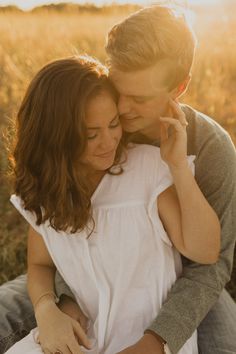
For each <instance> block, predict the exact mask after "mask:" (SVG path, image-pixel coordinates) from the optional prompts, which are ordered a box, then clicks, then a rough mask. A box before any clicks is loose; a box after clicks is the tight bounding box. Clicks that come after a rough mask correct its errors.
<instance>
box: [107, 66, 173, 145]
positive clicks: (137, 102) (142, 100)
mask: <svg viewBox="0 0 236 354" xmlns="http://www.w3.org/2000/svg"><path fill="white" fill-rule="evenodd" d="M166 75H167V69H166V66H164V64H163V63H158V64H157V65H155V66H152V67H149V68H147V69H144V70H139V71H130V72H124V71H120V70H118V69H116V68H113V67H111V69H110V78H111V80H112V81H113V84H114V85H115V87H116V89H117V90H118V92H119V94H120V98H119V103H118V110H119V114H120V118H121V124H122V127H123V129H124V130H125V131H126V132H130V133H133V132H137V131H140V132H141V133H142V134H144V135H146V136H147V137H150V138H155V137H158V136H159V124H160V121H159V117H161V116H165V115H167V114H168V101H169V99H170V97H173V96H172V92H169V91H168V88H167V86H166V85H165V79H166Z"/></svg>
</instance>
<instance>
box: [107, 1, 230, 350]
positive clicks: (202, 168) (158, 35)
mask: <svg viewBox="0 0 236 354" xmlns="http://www.w3.org/2000/svg"><path fill="white" fill-rule="evenodd" d="M194 49H195V39H194V35H193V33H192V31H191V30H190V27H189V26H188V24H187V22H186V21H185V19H184V17H183V16H181V15H180V14H178V13H177V12H175V11H174V9H171V8H168V7H164V6H153V7H150V8H145V9H143V10H141V11H138V12H137V13H134V14H133V15H131V16H130V17H128V18H127V19H125V20H124V21H122V22H121V23H119V24H117V25H115V26H114V27H113V28H112V29H111V30H110V32H109V34H108V39H107V44H106V51H107V54H108V64H109V69H110V77H111V79H112V81H113V83H114V85H115V87H116V88H117V90H118V91H119V93H120V99H119V105H118V107H119V113H120V117H121V122H122V126H123V129H124V130H125V131H126V132H128V133H135V134H134V135H133V138H132V135H131V138H132V139H133V140H135V141H136V142H138V143H144V142H145V143H149V144H154V145H159V134H160V125H159V124H160V123H159V117H160V116H165V115H166V116H169V114H170V111H169V108H168V101H169V99H177V98H178V97H179V96H180V95H181V94H182V93H183V92H184V91H185V90H186V88H187V85H188V83H189V80H190V70H191V66H192V61H193V56H194ZM181 108H182V110H183V111H184V113H185V115H186V120H187V121H188V127H187V133H188V154H192V155H196V160H195V169H196V170H195V176H196V180H197V182H198V184H199V186H200V188H201V190H202V192H203V193H204V195H205V196H206V198H207V199H208V201H209V202H210V204H211V205H212V206H213V207H214V209H215V211H216V212H217V214H218V216H219V219H220V221H221V227H222V247H221V255H220V258H219V261H218V262H217V264H215V265H210V266H206V265H205V266H204V265H199V264H196V263H193V262H190V261H188V260H186V259H184V258H183V265H184V269H183V275H182V276H181V277H180V278H179V279H178V281H177V282H176V284H175V285H174V286H173V288H172V290H171V291H170V293H169V295H168V298H167V301H166V303H165V304H164V305H163V307H162V309H161V312H160V314H159V315H158V317H157V318H156V320H155V321H154V322H153V324H152V325H151V326H150V328H149V329H148V330H147V331H146V334H145V335H144V336H143V338H141V340H140V341H139V342H138V343H137V344H136V345H134V346H133V347H132V348H127V349H126V350H124V351H122V352H121V353H122V354H135V353H137V354H141V353H143V354H144V353H149V354H151V353H153V354H154V353H156V354H159V353H163V351H164V352H166V353H169V352H171V353H173V354H175V353H177V352H178V350H179V349H180V348H181V347H182V345H183V344H184V343H185V341H186V340H187V339H188V338H189V337H190V336H191V334H192V333H193V331H194V329H196V328H197V327H199V325H200V327H199V348H200V353H204V354H208V353H209V354H213V353H214V354H223V353H231V354H233V353H236V330H235V323H236V304H235V303H234V302H233V300H232V299H231V298H230V297H229V295H228V294H227V293H226V291H225V290H223V288H224V286H225V284H226V283H227V282H228V281H229V279H230V273H231V268H232V259H233V251H234V244H235V236H236V215H235V213H236V159H235V157H236V156H235V149H234V147H233V145H232V143H231V141H230V139H229V136H228V135H227V133H226V132H225V131H224V130H223V129H222V128H221V127H220V126H219V125H218V124H216V123H215V122H214V121H213V120H212V119H210V118H209V117H207V116H205V115H203V114H202V113H199V112H197V111H195V110H194V109H192V108H191V107H189V106H186V105H182V106H181ZM222 290H223V292H222ZM219 297H220V299H219V300H218V298H219ZM217 300H218V302H217ZM212 306H214V307H213V310H212V311H210V312H209V314H208V315H207V313H208V311H209V310H210V309H211V308H212ZM226 309H227V311H226ZM206 316H207V317H206ZM204 318H205V319H204ZM203 319H204V320H203ZM202 320H203V322H202V324H201V321H202ZM154 337H155V338H154ZM145 349H146V350H145ZM121 353H120V354H121Z"/></svg>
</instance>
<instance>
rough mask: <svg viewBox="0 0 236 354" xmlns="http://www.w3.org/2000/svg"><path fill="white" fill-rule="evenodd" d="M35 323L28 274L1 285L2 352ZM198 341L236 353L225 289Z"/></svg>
mask: <svg viewBox="0 0 236 354" xmlns="http://www.w3.org/2000/svg"><path fill="white" fill-rule="evenodd" d="M35 326H36V321H35V317H34V313H33V308H32V305H31V302H30V300H29V297H28V294H27V289H26V275H21V276H19V277H18V278H16V279H15V280H12V281H9V282H7V283H5V284H3V285H2V286H0V354H3V353H4V352H5V351H6V350H7V349H8V348H10V347H11V346H12V345H13V344H14V343H15V342H17V341H18V340H20V339H21V338H23V337H24V336H25V335H26V334H27V333H28V332H29V331H30V330H31V329H32V328H34V327H35ZM198 343H199V352H200V354H236V304H235V302H234V301H233V300H232V299H231V297H230V296H229V294H228V293H227V292H226V291H225V290H224V291H223V292H222V294H221V296H220V298H219V301H218V302H217V303H216V304H215V305H214V306H213V308H212V310H211V311H210V312H209V313H208V315H207V316H206V317H205V319H204V320H203V321H202V323H201V324H200V326H199V328H198ZM22 354H23V353H22Z"/></svg>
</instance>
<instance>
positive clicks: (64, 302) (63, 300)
mask: <svg viewBox="0 0 236 354" xmlns="http://www.w3.org/2000/svg"><path fill="white" fill-rule="evenodd" d="M57 306H58V307H59V309H60V310H61V311H62V312H64V313H65V314H67V315H68V316H70V317H71V318H73V319H74V320H76V321H77V322H79V323H80V325H81V327H82V328H83V330H84V331H85V333H87V328H88V322H89V321H88V318H87V317H86V316H85V315H84V313H83V312H82V310H81V308H80V307H79V305H78V304H77V302H75V301H74V300H73V299H72V298H71V297H69V296H67V295H64V294H63V295H61V297H60V302H59V303H58V304H57Z"/></svg>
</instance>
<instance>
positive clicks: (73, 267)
mask: <svg viewBox="0 0 236 354" xmlns="http://www.w3.org/2000/svg"><path fill="white" fill-rule="evenodd" d="M188 160H189V164H190V165H191V166H192V170H194V165H193V160H194V157H193V156H190V157H188ZM122 166H123V169H124V172H123V173H122V174H121V175H118V176H117V175H116V176H114V175H110V174H106V175H105V176H104V177H103V179H102V181H101V182H100V184H99V185H98V187H97V189H96V191H95V192H94V194H93V196H92V207H93V218H94V220H95V230H94V232H93V233H92V235H91V236H90V237H89V238H87V235H88V232H86V231H83V232H79V233H76V234H71V235H68V233H66V232H60V233H58V232H56V231H55V230H54V229H53V228H52V227H50V225H49V224H48V222H46V223H44V224H43V225H40V226H37V225H36V223H35V216H34V214H33V213H31V212H29V211H26V210H25V209H24V206H23V203H22V201H21V199H20V198H19V197H17V196H16V195H12V196H11V202H12V203H13V204H14V206H15V207H16V208H17V209H18V210H19V212H20V213H21V214H22V215H23V216H24V217H25V219H26V220H27V221H28V222H29V223H30V225H31V226H32V227H33V228H34V229H35V230H36V231H37V232H39V233H40V234H41V235H42V237H43V239H44V242H45V244H46V246H47V248H48V251H49V253H50V255H51V257H52V259H53V262H54V264H55V266H56V267H57V269H58V271H59V272H60V274H61V275H62V277H63V278H64V280H65V282H66V283H67V284H68V285H69V287H70V289H71V291H72V292H73V294H74V296H75V299H76V300H77V302H78V303H79V305H80V307H81V309H82V311H83V312H84V313H85V315H86V316H87V317H88V318H89V319H90V328H89V332H88V335H89V337H91V338H93V339H94V347H93V348H92V349H91V350H87V349H85V348H83V347H82V350H83V352H84V353H91V354H115V353H117V352H119V351H121V350H122V349H124V348H126V347H128V346H131V345H132V344H134V343H136V342H137V341H138V340H139V339H140V338H141V337H142V336H143V333H144V330H145V329H146V328H147V327H148V326H149V325H150V324H151V323H152V322H153V320H154V319H155V318H156V316H157V314H158V312H159V310H160V308H161V306H162V304H163V302H164V301H165V299H166V297H167V293H168V291H169V290H170V288H171V286H172V285H173V283H174V282H175V281H176V279H177V277H178V276H179V275H180V274H181V271H182V264H181V258H180V255H179V253H178V252H177V251H176V250H175V248H174V247H173V246H172V244H171V241H170V240H169V238H168V236H167V234H166V232H165V230H164V228H163V225H162V223H161V220H160V219H159V217H158V210H157V203H156V199H157V196H158V195H159V194H160V193H161V192H162V191H164V190H165V189H166V188H167V187H169V186H170V185H171V184H172V177H171V174H170V171H169V169H168V166H167V164H166V163H165V162H163V161H162V160H161V157H160V150H159V148H157V147H154V146H150V145H135V146H134V147H132V148H130V149H128V154H127V160H126V162H125V163H124V164H123V165H122ZM36 331H37V329H35V330H33V331H31V332H30V334H29V335H28V336H26V337H25V338H24V339H22V340H21V341H19V342H18V343H16V344H15V345H14V346H13V347H12V348H10V349H9V350H8V351H7V354H36V353H42V350H41V348H40V345H38V344H37V343H35V340H34V335H35V333H36ZM197 353H198V349H197V335H196V333H194V334H193V336H192V337H191V338H190V339H189V340H188V341H187V342H186V344H185V345H184V347H183V348H182V349H181V350H180V351H179V354H197Z"/></svg>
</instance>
